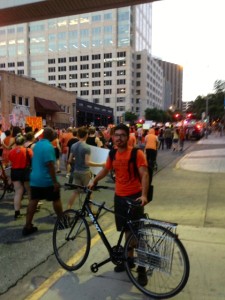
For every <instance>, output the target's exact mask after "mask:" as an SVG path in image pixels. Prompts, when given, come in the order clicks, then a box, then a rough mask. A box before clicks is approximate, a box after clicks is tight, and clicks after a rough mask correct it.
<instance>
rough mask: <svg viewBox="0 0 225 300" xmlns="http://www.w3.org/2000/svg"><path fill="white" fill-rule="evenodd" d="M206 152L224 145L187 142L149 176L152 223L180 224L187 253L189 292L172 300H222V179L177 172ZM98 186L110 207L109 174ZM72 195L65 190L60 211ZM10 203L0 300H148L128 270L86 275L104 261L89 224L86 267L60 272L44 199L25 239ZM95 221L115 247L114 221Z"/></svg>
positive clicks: (97, 196)
mask: <svg viewBox="0 0 225 300" xmlns="http://www.w3.org/2000/svg"><path fill="white" fill-rule="evenodd" d="M223 139H224V138H223ZM206 149H220V150H221V149H225V144H223V143H217V144H215V143H214V142H213V141H212V142H211V143H209V144H204V143H196V142H192V141H188V142H186V145H185V151H184V152H183V153H180V152H179V153H173V152H172V151H171V150H170V151H169V150H163V151H162V150H160V151H159V152H158V165H159V168H158V172H157V173H156V174H155V176H154V179H153V184H154V198H153V202H152V203H150V204H148V205H147V206H146V212H148V214H149V215H150V216H151V217H152V218H157V219H161V220H168V221H171V222H177V223H178V224H179V226H178V233H179V237H180V239H181V240H182V242H183V244H184V246H185V247H186V249H187V252H188V255H189V259H190V266H191V271H190V278H189V281H188V283H187V285H186V287H185V288H184V290H183V291H182V292H181V293H180V294H179V295H177V296H175V297H174V299H178V300H180V299H182V300H186V299H187V300H189V299H194V300H195V299H198V300H199V299H200V300H201V299H202V300H203V299H204V300H205V299H206V300H214V299H225V288H224V284H223V278H224V260H225V256H224V253H225V239H224V234H225V203H224V196H223V195H224V188H223V187H224V180H225V174H224V173H201V172H194V171H186V170H183V169H181V168H179V167H178V166H179V164H178V162H179V161H180V160H181V158H183V157H184V156H186V155H187V154H188V153H191V152H193V151H199V150H201V151H202V150H206ZM196 163H197V161H196ZM59 178H60V182H61V183H62V184H63V183H64V182H65V180H66V178H65V174H64V175H60V176H59ZM103 184H107V185H108V186H109V190H102V191H101V192H95V193H94V200H97V202H101V201H103V200H104V201H106V205H107V206H108V207H112V199H113V186H114V184H113V182H112V180H111V179H110V178H109V177H108V178H106V180H105V182H103ZM70 193H71V191H64V190H63V189H62V200H63V205H64V208H65V207H66V204H67V200H68V196H69V194H70ZM26 201H27V199H25V200H24V211H25V207H26V203H27V202H26ZM12 203H13V202H12V195H8V197H7V199H5V200H2V201H1V203H0V205H1V215H0V220H1V221H0V238H1V243H0V252H1V258H0V262H1V270H0V276H1V281H0V295H1V299H3V300H8V299H18V300H23V299H41V300H51V299H54V300H55V299H56V300H57V299H66V300H70V299H82V300H88V299H107V300H111V299H137V300H138V299H148V298H147V297H146V296H144V295H142V294H141V293H140V292H139V291H138V290H137V289H136V288H134V287H133V286H132V284H131V283H130V281H129V279H128V277H127V275H126V274H125V273H119V274H118V273H114V271H113V268H114V266H113V264H112V263H108V264H106V265H104V266H103V267H102V268H100V270H99V271H98V273H95V274H94V273H92V272H91V271H90V265H91V264H92V263H94V262H100V261H102V260H103V259H104V258H106V257H107V252H106V250H105V248H104V245H103V244H102V242H101V241H100V240H99V237H98V235H97V232H96V231H95V229H94V228H93V226H91V234H92V245H91V252H90V255H89V258H88V260H87V262H86V263H85V265H84V266H83V267H82V268H81V269H80V270H78V271H76V272H70V273H69V272H67V271H65V270H63V269H62V268H60V266H59V265H58V263H57V261H56V259H55V257H54V255H53V249H52V229H53V224H54V221H55V215H54V214H53V211H52V207H51V205H50V204H49V203H47V202H45V201H44V204H43V205H42V207H41V209H40V211H39V212H37V213H36V214H35V218H34V224H35V225H37V226H38V228H39V231H38V233H37V234H34V235H32V236H30V237H26V238H24V237H22V234H21V230H22V227H23V224H24V220H19V221H14V220H13V206H12ZM76 205H78V201H77V203H76ZM99 222H100V224H101V225H102V227H103V229H104V230H105V231H107V237H108V238H109V241H110V242H112V244H113V242H114V241H116V239H117V236H118V235H117V233H116V231H115V227H114V216H113V215H112V214H110V213H106V214H103V215H102V216H101V217H100V220H99Z"/></svg>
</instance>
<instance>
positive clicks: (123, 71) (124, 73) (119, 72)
mask: <svg viewBox="0 0 225 300" xmlns="http://www.w3.org/2000/svg"><path fill="white" fill-rule="evenodd" d="M123 75H126V71H125V70H120V71H117V76H123Z"/></svg>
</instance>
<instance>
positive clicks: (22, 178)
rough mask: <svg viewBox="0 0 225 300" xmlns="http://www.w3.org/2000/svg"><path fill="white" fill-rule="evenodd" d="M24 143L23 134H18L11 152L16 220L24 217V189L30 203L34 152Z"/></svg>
mask: <svg viewBox="0 0 225 300" xmlns="http://www.w3.org/2000/svg"><path fill="white" fill-rule="evenodd" d="M24 142H25V137H24V136H23V135H22V134H21V133H18V134H17V136H16V137H15V143H16V146H15V147H14V148H13V149H12V150H10V152H9V161H10V162H11V180H12V182H13V186H14V189H15V195H14V209H15V215H14V218H15V220H16V219H18V218H20V217H21V216H22V215H21V214H20V208H21V200H22V197H23V192H24V189H26V191H27V194H28V199H29V201H30V185H29V175H30V174H29V166H30V165H31V158H32V155H33V151H32V149H31V148H25V147H24V146H23V144H24Z"/></svg>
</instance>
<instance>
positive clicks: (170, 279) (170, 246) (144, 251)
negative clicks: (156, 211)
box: [53, 184, 190, 299]
mask: <svg viewBox="0 0 225 300" xmlns="http://www.w3.org/2000/svg"><path fill="white" fill-rule="evenodd" d="M67 186H70V188H72V189H75V188H80V189H83V190H84V191H85V192H86V197H85V200H84V203H83V206H82V207H81V209H80V210H76V211H75V210H72V209H71V210H67V211H65V212H64V215H63V218H61V219H57V221H56V223H55V226H54V230H53V249H54V254H55V256H56V259H57V260H58V262H59V264H60V265H61V266H62V267H63V268H64V269H66V270H68V271H75V270H78V269H79V268H81V267H82V265H83V264H84V263H85V261H86V260H87V258H88V255H89V252H90V241H91V236H90V229H89V225H88V222H87V220H86V217H87V216H89V218H90V219H91V222H92V224H93V225H94V226H95V228H96V230H97V232H98V234H99V235H100V237H101V240H102V242H103V244H104V245H105V247H106V248H107V250H108V253H109V258H107V259H105V260H103V261H102V262H100V263H94V264H92V265H91V271H92V272H93V273H96V272H97V271H98V269H99V267H101V266H103V265H104V264H106V263H108V262H110V261H111V262H112V263H113V264H115V265H119V264H122V263H123V264H124V266H125V270H126V272H127V274H128V277H129V278H130V280H131V282H132V283H133V284H134V285H135V286H136V287H137V288H138V289H139V290H140V291H141V292H142V293H144V294H145V295H147V296H150V297H153V298H154V299H166V298H170V297H173V296H175V295H176V294H178V293H179V292H180V291H181V290H182V289H183V288H184V287H185V285H186V283H187V281H188V278H189V270H190V265H189V258H188V255H187V252H186V250H185V248H184V246H183V244H182V243H181V241H180V240H179V238H178V235H177V233H176V227H177V224H176V223H170V222H164V221H160V220H154V219H149V218H143V219H141V220H136V221H134V220H133V221H132V220H131V219H130V217H129V218H128V220H126V226H128V228H129V231H130V236H129V237H128V239H127V240H126V242H125V246H124V247H123V246H122V239H123V237H124V234H125V228H124V229H123V230H122V231H121V233H120V235H119V239H118V241H117V244H116V245H115V246H111V244H110V243H109V241H108V239H107V238H106V236H105V234H104V232H103V230H102V228H101V226H100V224H99V222H98V217H99V214H100V213H101V211H102V209H103V210H105V211H108V212H111V213H114V211H113V210H111V209H109V208H107V207H106V206H105V202H103V203H101V204H99V203H97V202H93V201H91V200H90V195H91V193H92V190H89V189H88V188H87V187H85V186H79V185H69V184H67ZM97 188H98V189H100V188H102V187H100V186H99V187H97ZM126 201H127V203H128V204H129V215H130V212H131V210H132V208H133V207H134V206H135V204H134V203H132V202H131V201H130V200H129V199H127V200H126ZM90 204H91V205H95V206H97V207H98V211H97V215H96V216H95V215H93V213H92V211H91V209H90ZM132 249H133V258H131V257H130V251H131V250H132ZM75 253H76V259H74V260H73V259H71V257H72V256H73V255H74V254H75ZM132 264H133V268H132ZM140 267H142V268H144V269H145V271H146V274H147V278H148V282H147V284H146V285H145V286H142V285H140V284H139V283H138V281H137V271H138V268H140Z"/></svg>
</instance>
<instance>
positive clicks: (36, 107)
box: [0, 71, 76, 130]
mask: <svg viewBox="0 0 225 300" xmlns="http://www.w3.org/2000/svg"><path fill="white" fill-rule="evenodd" d="M75 102H76V96H75V94H74V93H73V92H69V91H65V90H63V89H62V88H57V87H52V86H49V85H48V84H45V83H41V82H37V81H35V80H33V79H32V78H29V77H26V76H19V75H15V74H13V73H10V72H6V71H0V123H1V124H2V125H3V129H4V130H6V129H7V128H9V127H10V125H11V124H12V125H14V126H15V125H18V126H21V127H24V125H25V120H26V117H28V116H38V117H42V120H43V125H49V126H55V127H59V128H66V127H68V126H69V125H71V124H73V122H74V116H73V113H74V112H73V104H74V103H75Z"/></svg>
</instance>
